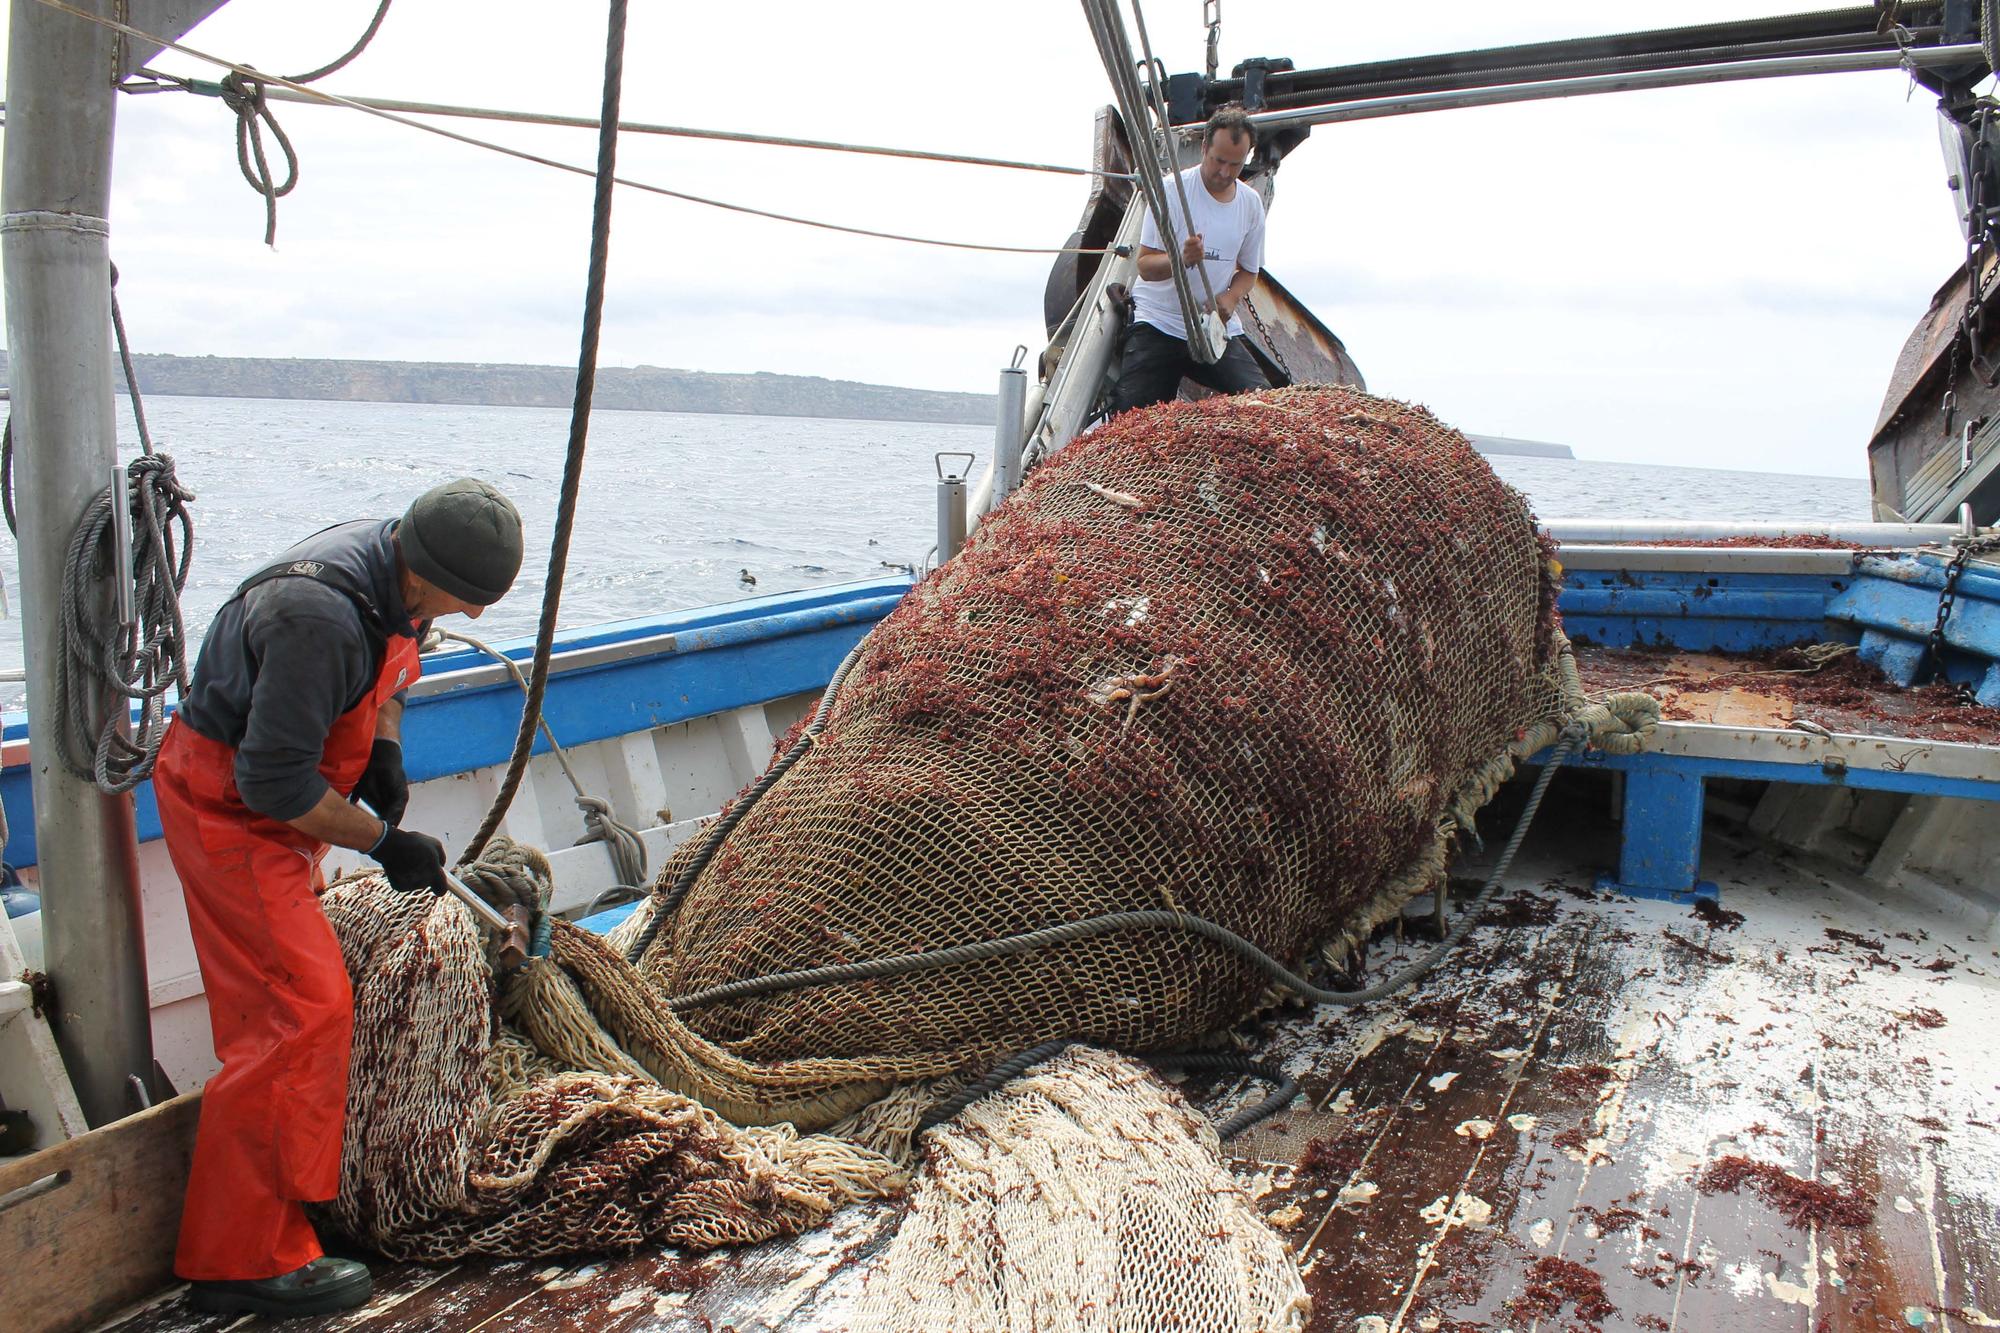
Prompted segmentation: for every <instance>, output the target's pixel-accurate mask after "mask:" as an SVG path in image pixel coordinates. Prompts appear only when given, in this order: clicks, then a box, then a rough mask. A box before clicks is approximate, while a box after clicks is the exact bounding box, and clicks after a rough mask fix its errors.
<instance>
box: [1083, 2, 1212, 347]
mask: <svg viewBox="0 0 2000 1333" xmlns="http://www.w3.org/2000/svg"><path fill="white" fill-rule="evenodd" d="M1083 13H1084V17H1085V19H1087V20H1088V21H1089V23H1090V32H1091V36H1092V37H1093V38H1095V39H1096V42H1097V54H1098V57H1099V58H1100V59H1101V60H1102V61H1103V62H1104V72H1105V73H1106V74H1107V75H1108V76H1109V77H1110V79H1111V89H1112V93H1113V95H1114V96H1116V98H1117V99H1118V110H1119V114H1120V115H1121V116H1123V117H1124V120H1125V127H1126V134H1127V138H1128V139H1129V140H1130V143H1131V148H1132V154H1133V156H1134V157H1135V158H1138V159H1140V160H1139V161H1138V162H1137V163H1136V164H1135V165H1136V166H1137V168H1138V170H1137V171H1136V172H1135V173H1134V175H1136V176H1137V177H1138V184H1139V189H1140V193H1141V194H1143V195H1144V196H1145V199H1146V206H1147V207H1148V208H1150V209H1151V210H1152V212H1153V219H1154V221H1155V222H1156V223H1157V224H1158V225H1159V228H1160V237H1161V239H1162V240H1164V241H1165V242H1166V243H1167V245H1166V250H1167V253H1168V254H1169V255H1170V256H1172V259H1171V260H1170V262H1169V263H1168V265H1167V273H1168V276H1169V277H1170V278H1171V279H1172V281H1173V284H1174V295H1175V297H1176V298H1177V299H1178V300H1179V302H1180V307H1181V318H1182V320H1183V321H1184V323H1185V326H1186V328H1187V335H1188V347H1189V349H1190V350H1191V351H1193V352H1195V353H1196V354H1197V355H1200V359H1201V360H1203V361H1204V362H1212V361H1214V360H1216V358H1217V355H1219V353H1217V352H1215V351H1214V349H1211V348H1210V347H1209V343H1208V339H1207V338H1206V337H1205V336H1201V335H1199V334H1197V333H1196V330H1197V329H1198V328H1199V327H1200V325H1201V311H1200V310H1199V309H1198V308H1197V307H1196V304H1195V299H1194V289H1193V287H1192V286H1190V285H1189V283H1188V276H1187V269H1186V266H1185V265H1183V264H1181V263H1180V262H1178V261H1179V254H1180V238H1179V237H1178V236H1177V235H1176V233H1175V231H1174V226H1173V216H1172V214H1171V212H1170V210H1169V209H1168V207H1167V196H1166V186H1165V182H1164V180H1163V179H1162V177H1163V176H1164V174H1165V168H1164V167H1162V166H1161V164H1160V160H1159V153H1158V147H1157V145H1156V144H1155V142H1154V140H1153V136H1152V133H1151V130H1150V129H1149V128H1148V121H1149V116H1148V114H1147V111H1146V104H1145V100H1144V98H1143V97H1142V96H1141V94H1140V92H1139V88H1138V79H1137V78H1136V76H1134V74H1133V72H1132V69H1133V59H1132V47H1131V43H1130V42H1129V41H1128V40H1127V39H1126V36H1125V24H1124V20H1123V19H1122V18H1120V17H1119V14H1118V11H1117V10H1116V9H1114V8H1113V7H1112V3H1111V0H1083ZM1162 130H1163V131H1164V130H1165V126H1162ZM1203 351H1207V352H1208V353H1209V354H1208V355H1201V353H1202V352H1203Z"/></svg>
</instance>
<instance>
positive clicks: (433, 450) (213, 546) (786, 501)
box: [0, 396, 1868, 709]
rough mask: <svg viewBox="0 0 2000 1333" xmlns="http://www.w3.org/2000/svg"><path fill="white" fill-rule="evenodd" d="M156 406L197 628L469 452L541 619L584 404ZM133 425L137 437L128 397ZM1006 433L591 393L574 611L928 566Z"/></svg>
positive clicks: (1677, 484)
mask: <svg viewBox="0 0 2000 1333" xmlns="http://www.w3.org/2000/svg"><path fill="white" fill-rule="evenodd" d="M119 406H120V410H121V412H122V411H123V409H124V404H123V402H122V400H121V402H120V405H119ZM146 409H147V418H148V423H149V425H150V426H151V429H152V434H153V437H154V443H155V446H156V447H157V448H159V449H161V450H163V451H165V452H167V453H170V454H172V455H173V458H174V463H175V467H176V469H177V471H178V474H179V476H180V479H181V481H182V483H183V484H184V485H186V486H187V487H188V488H189V489H190V490H192V491H193V492H194V493H195V496H196V500H195V503H194V505H193V506H192V512H193V514H194V521H195V563H194V569H193V573H192V575H191V576H190V578H189V581H188V587H187V591H186V593H185V594H184V596H183V599H182V608H183V611H184V613H185V615H186V618H187V622H188V625H189V628H190V631H191V633H192V634H193V635H194V636H197V637H198V636H199V635H200V633H201V632H202V630H203V629H204V628H205V627H206V626H207V624H208V621H209V618H210V617H211V616H213V615H214V614H215V609H216V608H217V607H218V606H219V605H221V603H222V602H223V600H224V599H225V598H227V597H228V596H229V594H230V592H231V591H232V590H233V589H234V588H235V587H236V585H237V583H238V582H240V581H241V580H242V579H243V578H244V577H245V576H246V575H248V574H249V573H251V572H252V571H254V570H256V569H258V568H260V567H262V566H263V565H264V564H265V563H266V562H268V561H269V560H270V559H271V558H272V557H273V556H275V555H276V554H277V553H278V552H279V551H282V550H283V549H284V548H285V547H286V546H288V545H289V544H291V543H292V542H294V541H296V540H298V539H299V538H301V537H303V536H305V535H306V534H308V533H311V532H314V531H316V530H318V529H319V528H322V527H325V526H327V525H328V524H331V523H339V522H343V521H345V520H348V519H354V518H374V517H390V516H393V515H396V514H400V513H401V512H402V510H403V507H404V506H405V505H407V504H408V503H409V501H410V499H411V497H413V496H415V495H417V494H418V493H419V492H421V491H423V490H425V489H426V488H428V487H430V486H433V485H435V484H437V483H438V482H441V481H447V480H449V479H451V478H453V477H458V476H463V475H466V474H471V475H475V476H479V477H483V478H485V479H487V480H489V481H491V482H493V483H494V484H495V485H497V486H499V487H500V488H501V489H502V490H504V491H505V492H507V494H508V495H509V496H511V497H512V498H513V500H514V502H515V503H516V504H517V505H518V506H519V507H520V509H521V513H522V517H523V519H524V521H525V523H526V526H527V541H528V558H527V562H526V564H525V565H524V566H523V568H522V571H521V578H520V580H519V582H517V583H516V584H515V585H514V590H513V592H512V593H511V594H510V595H509V596H508V597H507V598H506V599H505V600H504V601H502V602H501V603H500V604H499V605H497V606H495V607H492V608H491V609H489V610H488V611H487V612H486V614H485V615H484V616H482V617H481V618H480V620H479V622H478V623H477V625H463V624H462V623H461V622H459V621H457V619H456V618H454V619H453V621H452V622H451V623H452V624H454V625H455V626H458V627H460V628H464V629H466V630H468V631H469V632H472V633H476V634H479V635H480V636H482V637H485V638H488V639H489V641H492V640H497V639H506V638H510V637H515V636H519V635H528V634H532V633H533V632H534V629H535V624H536V620H537V618H538V616H539V614H540V607H541V600H542V588H543V582H544V578H545V575H546V569H547V564H548V543H549V538H550V535H551V531H552V528H553V525H554V520H555V508H556V497H557V494H558V492H559V490H560V488H561V484H562V470H563V454H564V450H565V447H566V445H567V443H568V432H569V413H568V412H567V411H566V410H564V409H558V408H533V407H465V406H458V405H450V404H428V403H347V402H314V401H305V400H297V399H287V400H273V399H242V398H165V397H157V396H156V397H153V398H150V399H148V400H147V403H146ZM122 438H123V439H124V443H125V445H126V447H127V449H128V450H136V448H137V443H136V441H137V437H136V434H134V433H133V430H132V425H131V422H130V420H129V417H127V419H126V421H125V424H124V426H123V437H122ZM992 442H993V432H992V429H991V428H990V427H987V426H954V425H936V424H930V423H922V422H894V421H835V420H826V419H822V418H813V417H753V416H717V415H705V414H695V413H680V412H597V413H594V414H593V415H592V417H591V423H590V438H589V451H588V454H587V456H586V461H585V465H584V473H583V487H582V491H581V493H580V499H579V504H578V512H577V521H576V532H575V535H574V537H573V539H572V543H571V546H570V553H569V565H568V572H567V576H566V578H565V579H564V581H563V595H562V606H561V616H560V620H559V624H560V625H562V626H563V627H573V626H581V625H589V624H593V623H596V622H599V621H605V620H616V619H623V618H626V617H632V616H644V615H650V614H655V613H658V612H662V611H672V610H679V609H682V608H685V607H691V606H704V605H708V604H710V603H714V602H724V601H732V600H736V599H738V598H743V597H752V596H758V595H761V594H766V593H774V592H786V591H791V590H794V589H798V588H808V587H814V586H817V585H820V584H827V583H844V582H850V581H853V580H856V579H865V578H872V577H879V576H881V575H883V574H885V573H888V572H892V571H895V570H900V569H903V568H909V567H916V566H921V565H922V564H923V563H924V561H925V558H926V555H927V553H928V551H929V549H930V547H931V544H932V541H933V540H934V535H935V533H934V529H935V525H936V513H937V500H936V487H937V476H938V460H937V455H938V454H940V453H947V454H948V453H952V452H959V453H972V454H976V455H978V459H979V462H978V465H977V466H983V465H984V463H985V461H986V455H987V453H988V451H989V450H990V449H991V447H992ZM946 462H947V464H954V461H953V460H950V459H947V460H946ZM954 465H955V466H959V467H963V462H962V460H959V461H957V462H956V463H955V464H954ZM1493 465H1494V467H1495V468H1496V469H1497V470H1498V471H1499V473H1500V475H1501V476H1502V477H1504V478H1505V479H1506V480H1507V481H1509V482H1511V483H1513V484H1514V485H1515V486H1517V487H1519V488H1520V489H1521V490H1523V491H1525V492H1526V493H1527V495H1528V497H1529V499H1530V500H1531V501H1532V502H1533V504H1534V507H1535V510H1536V512H1537V513H1539V514H1541V515H1542V516H1543V517H1548V518H1652V519H1668V518H1713V519H1721V518H1738V519H1758V518H1767V517H1784V518H1824V519H1841V520H1849V521H1856V520H1864V519H1866V518H1867V517H1868V485H1867V483H1866V482H1865V481H1862V480H1859V479H1849V478H1840V477H1802V476H1786V475H1778V474H1769V473H1756V472H1733V471H1717V470H1710V469H1702V468H1683V467H1664V466H1657V467H1656V466H1641V465H1635V464H1628V463H1599V462H1588V461H1569V460H1563V459H1546V458H1510V457H1497V458H1495V459H1493ZM975 475H977V473H976V470H975ZM0 547H4V554H0V577H4V578H5V580H6V589H7V593H8V596H9V598H10V599H11V600H12V601H13V602H14V606H13V615H12V616H10V617H9V618H8V619H7V620H6V621H5V622H4V623H0V671H8V672H18V671H19V670H20V668H21V665H22V659H21V622H20V616H19V611H20V608H19V605H18V601H19V588H20V579H19V565H18V560H17V557H16V554H15V551H14V547H13V543H12V542H11V541H0ZM23 697H24V696H23V691H22V687H21V686H19V685H18V684H6V685H0V703H4V706H5V707H7V708H10V709H11V708H18V707H21V706H22V702H23Z"/></svg>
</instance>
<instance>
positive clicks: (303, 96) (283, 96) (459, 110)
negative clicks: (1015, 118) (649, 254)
mask: <svg viewBox="0 0 2000 1333" xmlns="http://www.w3.org/2000/svg"><path fill="white" fill-rule="evenodd" d="M139 74H140V76H142V77H144V78H147V79H151V80H153V82H152V83H147V84H134V83H125V84H120V85H119V91H121V92H127V93H156V92H184V93H193V94H195V95H197V96H215V95H216V89H217V88H218V87H219V86H220V85H217V84H212V83H207V82H204V81H202V80H200V79H188V78H182V77H181V76H179V75H175V74H163V73H161V72H160V71H158V70H154V69H142V70H140V71H139ZM267 93H268V96H269V97H270V99H271V100H272V101H274V102H291V103H295V104H297V105H299V106H325V105H327V102H326V99H324V98H322V97H318V96H315V95H313V94H311V93H295V92H292V91H291V90H290V89H288V88H285V87H282V86H275V87H272V88H270V89H268V90H267ZM347 100H348V101H350V102H353V103H354V104H355V105H356V106H361V107H367V108H370V109H372V110H376V111H395V112H400V113H402V114H404V115H411V116H446V117H452V118H456V119H459V120H490V121H496V122H499V123H502V124H509V125H550V126H554V127H556V128H559V129H576V130H594V129H596V128H597V121H596V119H595V118H593V117H590V116H559V115H556V114H555V113H553V112H546V111H508V110H505V109H502V108H497V107H483V106H454V105H452V104H450V103H445V102H410V101H405V100H402V99H399V98H393V97H350V98H348V99H347ZM618 132H619V133H620V134H650V135H658V136H661V137H663V138H670V139H704V140H712V141H714V142H717V143H741V144H755V145H758V146H760V147H766V148H804V149H811V150H815V151H819V152H828V153H858V154H861V155H863V156H869V157H898V158H907V159H910V160H911V161H917V162H946V163H951V164H954V165H957V166H968V167H999V168H1002V169H1004V170H1008V171H1040V172H1048V173H1051V174H1054V175H1058V176H1096V177H1100V178H1102V179H1104V180H1119V181H1128V180H1131V179H1132V173H1131V172H1129V171H1105V170H1103V169H1101V168H1098V167H1065V166H1061V165H1058V164H1056V163H1052V162H1017V161H1015V160H1013V159H1012V158H1005V157H981V156H978V155H977V154H972V153H939V152H932V151H930V150H928V149H922V148H889V147H886V146H883V145H880V144H860V143H845V142H841V141H839V140H834V139H800V138H796V137H793V136H790V135H781V134H751V133H748V132H747V131H740V130H705V129H697V128H695V127H693V126H690V125H659V124H654V123H652V122H650V121H643V120H621V121H619V122H618Z"/></svg>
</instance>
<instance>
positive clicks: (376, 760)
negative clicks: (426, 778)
mask: <svg viewBox="0 0 2000 1333" xmlns="http://www.w3.org/2000/svg"><path fill="white" fill-rule="evenodd" d="M347 799H348V800H350V801H366V802H368V808H369V809H370V810H373V811H374V812H375V813H376V814H378V815H380V816H381V817H382V821H383V822H384V823H386V824H400V823H402V822H403V812H404V811H405V810H407V809H409V808H410V779H409V777H408V776H407V775H406V774H405V773H404V772H403V746H402V743H401V742H400V741H392V740H390V739H389V738H388V737H386V736H378V737H376V738H375V745H374V747H373V748H372V749H370V750H369V751H368V767H367V768H364V769H362V770H361V781H359V782H357V783H355V784H354V790H353V792H351V793H350V794H349V795H348V798H347Z"/></svg>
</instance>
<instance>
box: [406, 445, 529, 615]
mask: <svg viewBox="0 0 2000 1333" xmlns="http://www.w3.org/2000/svg"><path fill="white" fill-rule="evenodd" d="M396 540H397V542H398V543H399V544H400V545H401V546H402V549H403V563H404V564H406V565H408V566H409V568H410V572H411V573H412V574H415V575H416V576H417V577H418V578H420V579H423V580H424V581H425V582H426V583H431V584H435V585H436V586H437V587H440V588H442V589H444V590H445V591H446V592H448V593H450V594H451V595H452V596H453V597H456V598H458V600H459V601H461V602H471V603H472V604H473V605H475V606H491V605H492V604H493V603H495V602H497V601H499V600H500V599H501V598H502V597H504V596H506V595H507V589H509V588H511V587H513V586H514V576H515V575H516V574H518V573H520V572H521V515H520V514H519V512H517V511H516V510H515V508H514V504H513V501H511V500H509V499H508V498H507V497H506V496H504V495H502V494H501V493H500V492H499V491H497V490H495V489H494V488H493V487H491V486H489V485H487V484H486V483H485V482H483V481H479V480H477V479H476V478H473V477H460V478H459V479H458V480H457V481H448V482H446V483H445V484H444V485H442V486H434V487H432V488H431V489H430V490H427V491H425V492H424V493H423V494H422V495H419V496H418V497H417V498H416V499H415V500H414V501H413V502H411V504H410V508H409V512H408V513H406V514H404V515H403V521H402V524H401V525H400V526H399V527H398V528H397V529H396Z"/></svg>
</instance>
